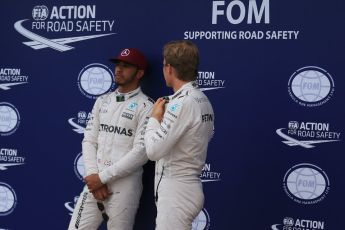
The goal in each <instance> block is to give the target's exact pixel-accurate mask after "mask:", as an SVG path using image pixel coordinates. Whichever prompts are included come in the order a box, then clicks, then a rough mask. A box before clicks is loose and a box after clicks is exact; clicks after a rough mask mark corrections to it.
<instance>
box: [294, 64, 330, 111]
mask: <svg viewBox="0 0 345 230" xmlns="http://www.w3.org/2000/svg"><path fill="white" fill-rule="evenodd" d="M288 90H289V94H290V96H291V97H292V99H293V100H294V101H295V102H297V103H299V104H300V105H303V106H310V107H312V106H320V105H322V104H324V103H326V102H327V101H328V100H329V99H330V97H331V96H332V95H333V92H334V82H333V79H332V77H331V75H330V74H329V73H328V72H327V71H326V70H324V69H321V68H319V67H315V66H307V67H303V68H301V69H299V70H297V71H296V72H295V73H293V74H292V76H291V77H290V79H289V83H288Z"/></svg>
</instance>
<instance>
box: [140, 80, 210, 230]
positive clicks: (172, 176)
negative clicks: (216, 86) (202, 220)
mask: <svg viewBox="0 0 345 230" xmlns="http://www.w3.org/2000/svg"><path fill="white" fill-rule="evenodd" d="M169 99H170V100H169V103H168V104H167V105H166V110H165V113H164V117H163V120H162V122H161V123H159V122H158V121H157V120H156V119H155V118H150V119H149V122H148V124H147V127H146V133H145V145H146V152H147V155H148V158H149V159H150V160H153V161H156V175H155V195H156V201H157V203H156V205H157V218H156V230H170V229H171V230H177V229H178V230H190V229H191V228H192V222H193V220H194V219H195V217H196V216H197V215H198V214H199V212H200V211H201V209H202V208H203V204H204V194H203V190H202V184H201V180H200V174H201V171H202V168H203V166H204V164H205V160H206V154H207V146H208V142H209V140H210V138H211V137H212V134H213V122H214V121H213V120H214V114H213V109H212V106H211V104H210V102H209V100H208V98H207V97H206V96H205V94H204V93H203V92H201V91H200V90H199V89H198V88H196V87H195V86H194V83H192V82H189V83H187V84H185V85H183V86H182V88H181V89H179V90H178V91H177V92H176V93H175V94H174V95H172V96H170V97H169ZM157 195H158V197H157Z"/></svg>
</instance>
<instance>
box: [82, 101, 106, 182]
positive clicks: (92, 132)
mask: <svg viewBox="0 0 345 230" xmlns="http://www.w3.org/2000/svg"><path fill="white" fill-rule="evenodd" d="M101 104H102V97H100V98H98V99H97V100H96V103H95V105H94V106H93V109H92V112H91V118H90V119H89V120H88V122H87V126H86V128H85V131H84V139H83V142H82V149H83V159H84V166H85V176H88V175H91V174H94V173H98V167H97V148H98V142H97V141H98V133H99V123H100V121H99V110H100V106H101Z"/></svg>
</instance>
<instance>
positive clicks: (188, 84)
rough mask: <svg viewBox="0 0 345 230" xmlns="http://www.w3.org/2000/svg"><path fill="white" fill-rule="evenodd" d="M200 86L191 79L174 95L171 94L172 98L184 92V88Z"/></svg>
mask: <svg viewBox="0 0 345 230" xmlns="http://www.w3.org/2000/svg"><path fill="white" fill-rule="evenodd" d="M197 87H198V86H197V85H196V83H195V82H194V81H190V82H188V83H186V84H184V85H183V86H182V87H181V88H180V89H179V90H177V91H176V92H175V93H174V94H173V95H171V96H169V99H170V100H173V99H175V98H177V97H178V96H180V95H181V94H182V92H183V91H184V90H187V89H192V88H197Z"/></svg>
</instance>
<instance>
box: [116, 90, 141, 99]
mask: <svg viewBox="0 0 345 230" xmlns="http://www.w3.org/2000/svg"><path fill="white" fill-rule="evenodd" d="M140 92H141V88H140V87H138V88H136V89H135V90H133V91H131V92H128V93H120V92H119V90H118V89H116V90H115V96H116V101H117V102H121V101H126V100H128V99H130V98H132V97H135V96H137V95H138V94H139V93H140Z"/></svg>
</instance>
